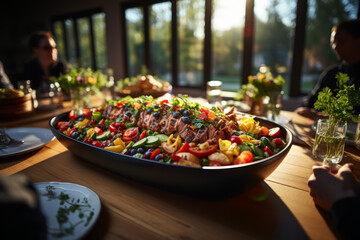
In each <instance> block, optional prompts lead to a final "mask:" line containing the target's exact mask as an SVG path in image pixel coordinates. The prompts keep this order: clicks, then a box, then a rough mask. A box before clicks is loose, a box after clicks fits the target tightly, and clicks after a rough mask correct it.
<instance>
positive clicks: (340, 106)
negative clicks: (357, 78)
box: [314, 72, 360, 123]
mask: <svg viewBox="0 0 360 240" xmlns="http://www.w3.org/2000/svg"><path fill="white" fill-rule="evenodd" d="M336 80H337V86H338V89H336V90H335V91H334V92H332V91H331V89H330V88H328V87H325V88H324V89H322V90H321V92H319V94H318V98H317V101H316V102H315V104H314V108H315V109H316V110H318V111H321V112H322V113H323V114H324V115H326V116H329V117H330V118H332V119H333V120H334V121H336V122H342V123H345V122H348V121H349V120H351V121H353V122H357V121H358V115H356V113H355V110H354V106H360V89H356V88H355V85H354V84H353V85H351V86H347V85H346V84H347V82H348V81H349V76H348V75H347V74H346V73H341V72H339V73H338V74H337V75H336Z"/></svg>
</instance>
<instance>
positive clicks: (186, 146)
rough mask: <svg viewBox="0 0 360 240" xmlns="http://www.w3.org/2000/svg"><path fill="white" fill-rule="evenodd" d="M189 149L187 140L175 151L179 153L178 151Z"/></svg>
mask: <svg viewBox="0 0 360 240" xmlns="http://www.w3.org/2000/svg"><path fill="white" fill-rule="evenodd" d="M189 149H190V145H189V143H188V142H185V143H184V144H183V145H182V146H181V147H180V149H179V150H177V152H176V153H180V152H188V151H189Z"/></svg>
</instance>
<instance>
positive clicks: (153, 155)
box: [150, 148, 161, 160]
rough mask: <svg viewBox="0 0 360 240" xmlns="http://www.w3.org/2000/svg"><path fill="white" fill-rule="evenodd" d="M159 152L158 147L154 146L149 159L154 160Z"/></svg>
mask: <svg viewBox="0 0 360 240" xmlns="http://www.w3.org/2000/svg"><path fill="white" fill-rule="evenodd" d="M160 152H161V150H160V148H156V149H155V150H154V151H153V152H152V153H151V155H150V159H151V160H154V159H155V157H156V155H158V154H160Z"/></svg>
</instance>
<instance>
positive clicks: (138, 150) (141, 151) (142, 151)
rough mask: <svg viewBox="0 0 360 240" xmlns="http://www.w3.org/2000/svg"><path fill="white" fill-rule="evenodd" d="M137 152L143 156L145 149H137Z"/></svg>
mask: <svg viewBox="0 0 360 240" xmlns="http://www.w3.org/2000/svg"><path fill="white" fill-rule="evenodd" d="M137 152H138V153H141V154H143V153H144V152H145V149H143V148H142V147H139V148H138V149H137Z"/></svg>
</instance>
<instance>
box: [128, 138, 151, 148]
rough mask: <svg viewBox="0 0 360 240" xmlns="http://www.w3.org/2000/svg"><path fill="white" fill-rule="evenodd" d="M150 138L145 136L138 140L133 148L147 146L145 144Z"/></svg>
mask: <svg viewBox="0 0 360 240" xmlns="http://www.w3.org/2000/svg"><path fill="white" fill-rule="evenodd" d="M147 141H148V139H147V138H143V139H141V140H139V141H137V142H136V143H134V145H133V146H132V147H133V148H139V147H143V146H145V144H146V143H147Z"/></svg>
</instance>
